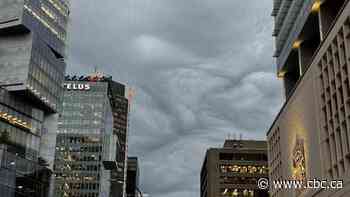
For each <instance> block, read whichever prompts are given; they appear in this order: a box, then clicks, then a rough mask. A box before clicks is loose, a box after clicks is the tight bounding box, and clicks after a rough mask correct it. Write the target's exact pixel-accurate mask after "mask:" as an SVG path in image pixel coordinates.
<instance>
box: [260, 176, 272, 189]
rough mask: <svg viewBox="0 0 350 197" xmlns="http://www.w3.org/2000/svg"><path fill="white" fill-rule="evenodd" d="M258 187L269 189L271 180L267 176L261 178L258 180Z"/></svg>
mask: <svg viewBox="0 0 350 197" xmlns="http://www.w3.org/2000/svg"><path fill="white" fill-rule="evenodd" d="M258 188H259V189H263V190H265V189H268V188H269V180H268V179H267V178H260V179H259V180H258Z"/></svg>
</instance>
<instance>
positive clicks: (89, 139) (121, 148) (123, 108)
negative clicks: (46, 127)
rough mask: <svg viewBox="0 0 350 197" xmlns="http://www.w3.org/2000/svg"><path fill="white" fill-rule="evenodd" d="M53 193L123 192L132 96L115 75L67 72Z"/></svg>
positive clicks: (94, 195) (105, 195)
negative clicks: (129, 98)
mask: <svg viewBox="0 0 350 197" xmlns="http://www.w3.org/2000/svg"><path fill="white" fill-rule="evenodd" d="M64 88H65V92H64V99H63V105H62V110H61V111H62V113H61V115H60V118H59V124H58V134H57V140H56V141H57V144H56V154H55V167H54V171H55V176H56V179H55V187H54V189H55V190H54V197H66V196H69V197H122V196H123V195H124V192H125V191H124V188H125V186H124V184H125V174H124V169H125V168H124V166H125V162H126V161H125V158H126V157H125V156H126V155H125V154H126V152H125V146H126V144H125V143H126V132H127V122H128V120H127V117H128V100H127V98H125V86H124V85H122V84H120V83H117V82H115V81H113V80H112V79H111V77H97V76H88V77H84V76H83V77H75V76H73V77H66V82H65V84H64Z"/></svg>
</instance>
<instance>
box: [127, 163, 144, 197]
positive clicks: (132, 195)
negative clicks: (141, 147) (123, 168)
mask: <svg viewBox="0 0 350 197" xmlns="http://www.w3.org/2000/svg"><path fill="white" fill-rule="evenodd" d="M127 169H128V170H127V176H126V196H127V197H138V196H140V195H139V194H140V193H141V191H140V189H139V176H140V168H139V163H138V159H137V157H128V165H127Z"/></svg>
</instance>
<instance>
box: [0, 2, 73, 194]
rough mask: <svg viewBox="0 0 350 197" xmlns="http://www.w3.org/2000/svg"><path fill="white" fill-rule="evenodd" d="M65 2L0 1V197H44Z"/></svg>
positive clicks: (59, 93)
mask: <svg viewBox="0 0 350 197" xmlns="http://www.w3.org/2000/svg"><path fill="white" fill-rule="evenodd" d="M68 16H69V5H68V2H67V1H66V0H1V1H0V195H1V197H14V196H16V197H17V196H26V197H47V196H48V195H49V191H50V179H51V174H52V167H53V160H54V150H55V149H54V148H55V146H54V144H55V141H54V140H55V134H56V131H57V118H58V115H57V113H56V112H57V109H58V107H59V106H60V103H61V97H62V93H63V89H62V87H61V84H62V82H63V81H64V72H65V69H66V64H65V62H64V57H65V39H66V27H67V21H68Z"/></svg>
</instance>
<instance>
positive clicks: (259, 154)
mask: <svg viewBox="0 0 350 197" xmlns="http://www.w3.org/2000/svg"><path fill="white" fill-rule="evenodd" d="M267 177H268V167H267V144H266V141H252V140H226V141H225V143H224V146H223V148H210V149H208V150H207V153H206V156H205V159H204V162H203V165H202V170H201V175H200V191H201V192H200V193H201V194H200V195H201V197H219V196H222V197H231V196H234V197H268V192H267V190H259V189H258V187H257V182H258V180H259V179H260V178H267Z"/></svg>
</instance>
